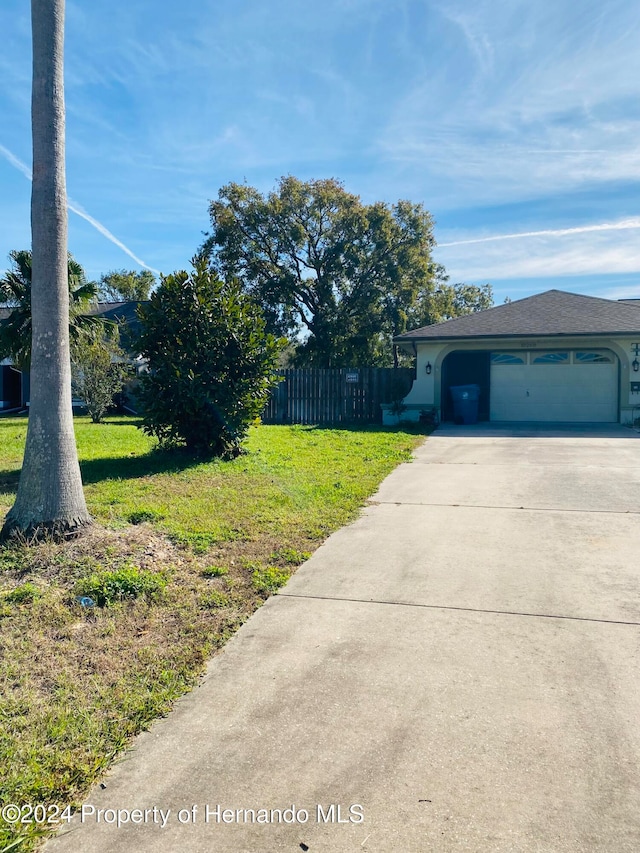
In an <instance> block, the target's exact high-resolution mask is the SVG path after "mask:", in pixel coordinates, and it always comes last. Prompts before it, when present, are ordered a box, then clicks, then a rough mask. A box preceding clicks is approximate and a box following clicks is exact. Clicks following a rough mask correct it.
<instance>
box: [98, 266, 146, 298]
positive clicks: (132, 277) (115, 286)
mask: <svg viewBox="0 0 640 853" xmlns="http://www.w3.org/2000/svg"><path fill="white" fill-rule="evenodd" d="M155 283H156V278H155V276H154V274H153V273H152V272H151V270H141V271H136V270H124V269H122V270H111V272H107V273H104V274H103V275H101V276H100V281H99V282H98V283H97V290H98V298H99V299H100V301H101V302H129V301H133V300H136V301H141V300H145V299H148V298H149V294H150V293H151V289H152V288H153V287H154V285H155Z"/></svg>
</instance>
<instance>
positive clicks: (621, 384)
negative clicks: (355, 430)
mask: <svg viewBox="0 0 640 853" xmlns="http://www.w3.org/2000/svg"><path fill="white" fill-rule="evenodd" d="M394 343H395V344H397V345H398V346H399V347H401V348H403V349H404V350H406V351H408V352H413V353H415V354H416V356H417V367H416V377H417V378H416V380H415V381H414V383H413V387H412V389H411V391H410V392H409V394H408V395H407V396H406V397H405V398H404V401H403V403H404V410H403V411H402V413H401V414H400V419H401V420H405V421H418V420H419V419H420V413H421V412H423V411H433V410H434V409H435V410H436V411H437V413H438V415H439V417H440V419H441V420H443V421H452V420H453V419H454V417H453V414H454V413H453V403H452V398H451V393H450V391H449V389H450V387H451V386H456V385H471V384H476V385H479V386H480V404H479V420H483V421H493V422H518V421H520V422H525V421H532V422H545V423H562V422H566V423H623V424H630V423H632V422H633V421H635V419H636V418H637V417H638V416H640V300H633V299H629V300H619V301H613V300H610V299H600V298H596V297H593V296H582V295H579V294H575V293H565V292H564V291H561V290H548V291H546V292H545V293H540V294H538V295H536V296H530V297H528V298H527V299H519V300H518V301H516V302H510V303H506V304H504V305H499V306H496V307H494V308H489V309H487V310H485V311H479V312H477V313H475V314H468V315H465V316H464V317H457V318H455V319H453V320H447V321H446V322H444V323H438V324H435V325H432V326H424V327H423V328H421V329H416V330H414V331H412V332H406V333H405V334H403V335H399V336H398V337H396V338H395V339H394ZM383 408H384V407H383ZM384 415H385V422H386V423H391V422H393V421H394V416H393V415H392V414H391V411H390V410H389V409H388V410H387V411H386V412H384Z"/></svg>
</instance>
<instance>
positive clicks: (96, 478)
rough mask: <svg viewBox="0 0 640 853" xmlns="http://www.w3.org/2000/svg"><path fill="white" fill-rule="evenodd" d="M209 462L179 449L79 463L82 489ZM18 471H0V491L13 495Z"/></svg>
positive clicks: (171, 471)
mask: <svg viewBox="0 0 640 853" xmlns="http://www.w3.org/2000/svg"><path fill="white" fill-rule="evenodd" d="M211 461H212V460H211V459H207V458H202V457H194V456H191V455H189V454H187V453H185V452H183V451H180V450H152V451H150V452H149V453H146V454H145V455H144V456H137V455H136V456H109V457H105V458H103V459H87V460H85V461H81V462H80V471H81V472H82V482H83V484H84V485H85V486H87V485H89V484H91V483H100V482H102V481H104V480H137V479H139V478H141V477H150V476H153V475H154V474H178V473H180V472H181V471H186V470H188V469H189V468H195V467H196V466H197V465H202V464H203V463H205V462H211ZM19 478H20V469H18V470H0V492H6V493H15V492H16V491H17V488H18V480H19Z"/></svg>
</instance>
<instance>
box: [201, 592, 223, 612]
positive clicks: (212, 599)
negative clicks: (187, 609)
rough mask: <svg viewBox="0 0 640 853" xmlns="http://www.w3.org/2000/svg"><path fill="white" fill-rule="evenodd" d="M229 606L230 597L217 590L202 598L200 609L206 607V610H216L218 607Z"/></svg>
mask: <svg viewBox="0 0 640 853" xmlns="http://www.w3.org/2000/svg"><path fill="white" fill-rule="evenodd" d="M228 604H229V596H228V595H225V594H224V592H219V591H218V590H217V589H214V590H213V591H212V592H207V593H206V594H205V595H203V596H201V597H200V607H204V608H205V609H206V610H215V609H216V608H218V607H226V606H227V605H228Z"/></svg>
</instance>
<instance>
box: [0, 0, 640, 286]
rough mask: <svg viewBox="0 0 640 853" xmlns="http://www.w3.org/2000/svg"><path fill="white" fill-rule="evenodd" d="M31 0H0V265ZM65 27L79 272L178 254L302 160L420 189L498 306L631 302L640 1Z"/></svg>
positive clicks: (164, 17)
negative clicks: (238, 191) (227, 198)
mask: <svg viewBox="0 0 640 853" xmlns="http://www.w3.org/2000/svg"><path fill="white" fill-rule="evenodd" d="M28 6H29V4H28V3H27V2H25V0H2V4H1V6H0V33H1V34H2V35H1V36H0V45H1V50H0V266H1V267H2V268H4V266H6V265H7V263H8V262H7V260H6V258H7V254H8V252H9V250H10V249H13V248H23V247H26V246H28V245H29V243H30V232H29V195H30V186H29V181H28V179H27V177H26V176H25V170H26V171H27V172H28V169H29V167H30V161H31V137H30V73H31V67H30V63H31V57H30V20H29V14H28ZM66 32H67V37H66V100H67V188H68V193H69V197H70V204H71V205H72V208H73V209H72V212H71V213H70V221H69V226H70V227H69V246H70V249H71V251H72V252H73V253H74V255H75V256H76V258H77V259H78V260H79V261H80V262H81V263H82V264H83V265H84V267H85V269H86V270H87V271H88V273H89V275H90V277H98V276H99V275H100V273H102V272H106V271H108V270H110V269H114V268H122V267H126V268H141V264H144V265H147V266H148V267H150V268H151V269H153V270H159V271H162V272H163V273H169V272H171V271H173V270H174V269H179V268H184V267H186V266H188V262H189V259H190V258H191V257H192V255H193V253H194V251H195V249H196V248H197V246H198V245H199V244H200V242H201V240H202V232H203V231H205V230H206V229H207V228H208V225H209V219H208V214H207V207H208V202H209V200H210V199H212V198H214V197H216V195H217V192H218V189H219V188H220V187H221V186H222V185H223V184H226V183H228V182H229V181H238V182H241V181H244V180H246V181H247V182H248V183H250V184H252V185H253V186H256V187H258V188H259V189H260V190H261V191H265V192H266V191H268V190H270V189H272V188H273V186H274V184H275V182H276V180H277V179H278V178H279V177H280V176H282V175H286V174H292V175H295V176H297V177H299V178H302V179H310V178H326V177H335V178H339V179H340V180H342V181H343V183H344V184H345V186H346V188H347V189H348V190H350V191H351V192H355V193H357V194H358V195H360V196H361V197H362V199H363V201H365V202H373V201H376V200H383V201H386V202H394V201H397V200H398V199H399V198H408V199H411V200H412V201H415V202H422V203H423V204H424V205H425V207H426V208H427V209H428V210H429V211H431V213H432V214H433V216H434V218H435V220H436V229H435V236H436V239H437V242H438V248H437V250H436V258H437V260H439V261H440V262H442V263H443V264H444V265H445V266H446V268H447V270H448V271H449V273H450V274H451V278H452V280H453V281H466V282H470V283H484V282H487V281H488V282H491V283H492V285H493V287H494V291H495V296H496V301H497V302H501V301H502V300H503V299H504V297H505V296H509V297H511V298H513V299H516V298H519V297H522V296H527V295H529V294H531V293H536V292H539V291H541V290H546V289H548V288H550V287H558V288H561V289H564V290H572V291H577V292H582V293H589V294H592V295H597V296H607V297H611V298H617V297H621V296H639V297H640V97H639V94H640V93H639V91H638V90H639V89H640V51H639V50H638V44H639V43H640V8H639V7H638V4H636V3H629V2H628V0H599V2H591V0H581V2H580V3H576V2H575V0H536V2H535V3H532V2H531V0H526V2H521V0H474V2H471V0H323V2H322V3H321V4H316V3H306V2H302V0H298V2H294V1H293V0H269V2H264V0H262V1H261V2H259V0H234V2H233V3H221V2H217V0H181V2H179V3H176V2H174V0H153V2H151V0H127V2H126V3H118V2H115V3H114V2H113V0H91V3H85V2H83V3H81V2H77V0H76V2H71V0H67V29H66ZM540 232H542V233H540ZM514 235H521V236H514ZM134 258H135V259H134Z"/></svg>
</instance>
